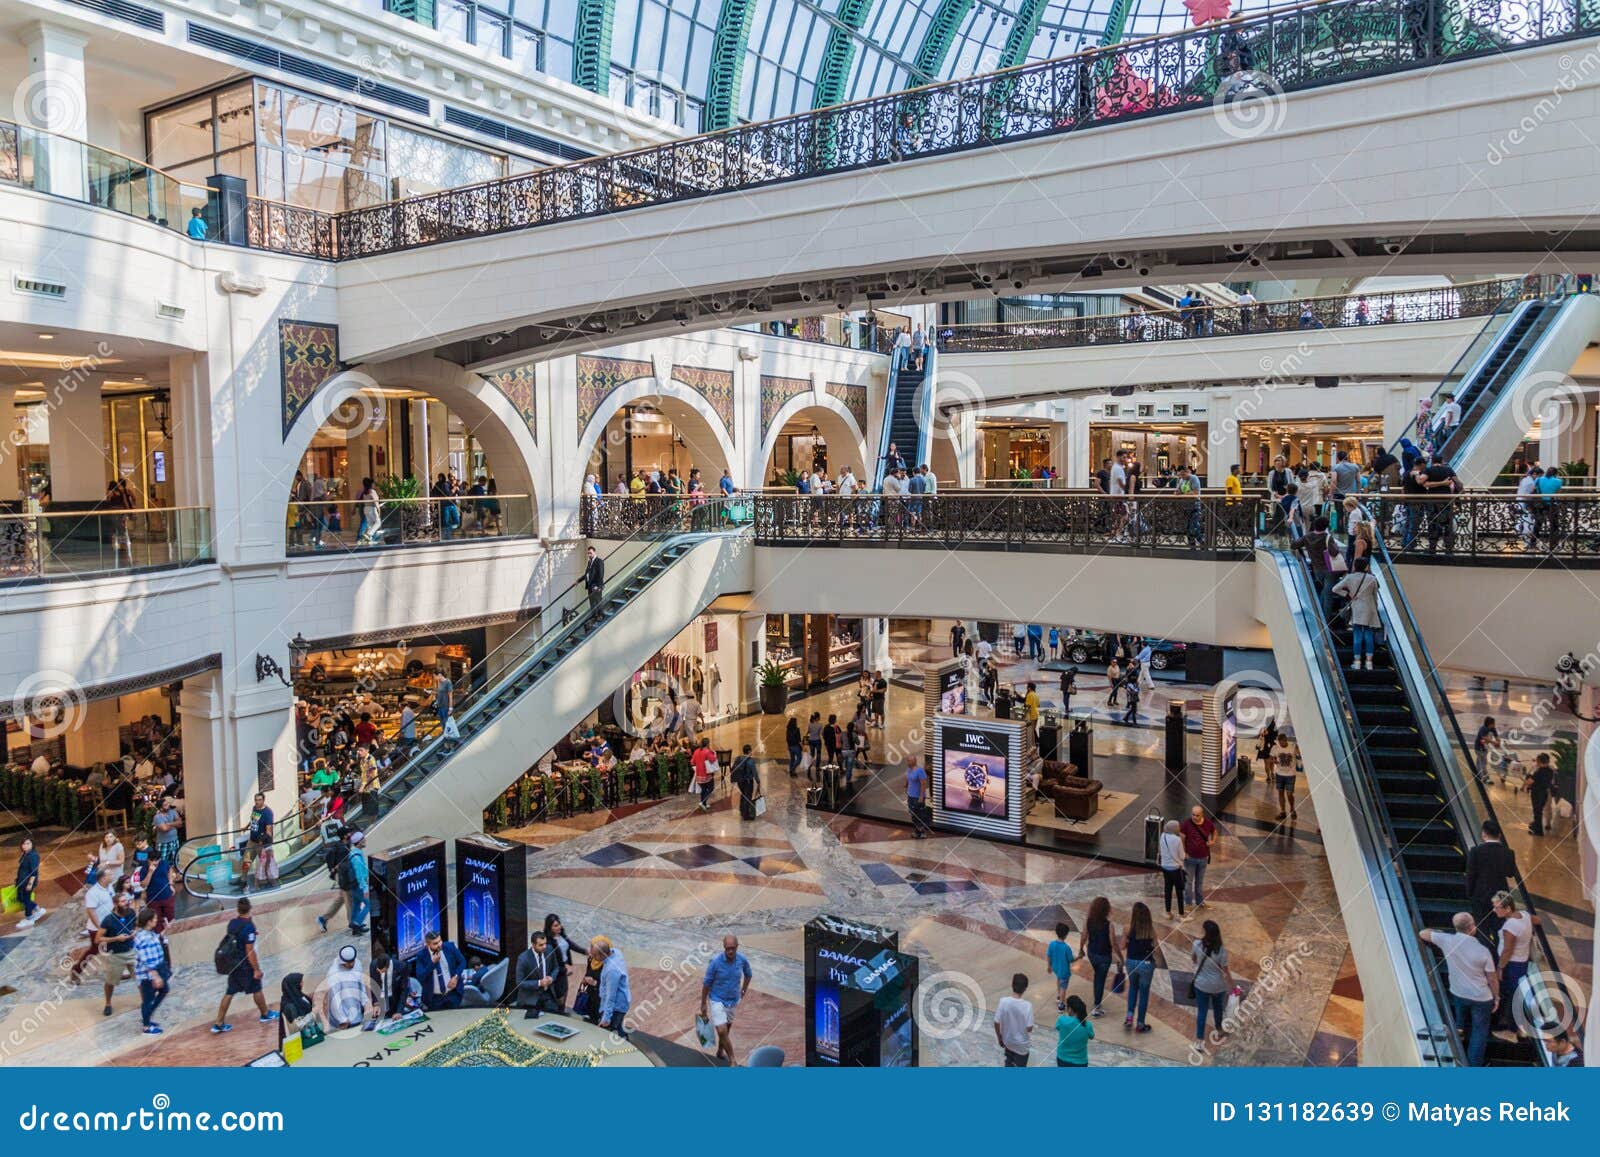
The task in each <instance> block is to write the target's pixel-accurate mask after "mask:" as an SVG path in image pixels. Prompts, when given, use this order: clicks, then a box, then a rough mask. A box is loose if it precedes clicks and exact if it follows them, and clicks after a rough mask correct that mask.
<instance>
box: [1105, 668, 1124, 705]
mask: <svg viewBox="0 0 1600 1157" xmlns="http://www.w3.org/2000/svg"><path fill="white" fill-rule="evenodd" d="M1106 683H1107V684H1108V685H1109V686H1110V687H1111V693H1110V694H1109V695H1107V696H1106V706H1107V707H1115V706H1116V705H1117V689H1118V688H1119V687H1121V686H1122V665H1121V664H1120V663H1118V662H1117V660H1116V657H1115V656H1113V657H1112V659H1111V662H1109V663H1107V664H1106Z"/></svg>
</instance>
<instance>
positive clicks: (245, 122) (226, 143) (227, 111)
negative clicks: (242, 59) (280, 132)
mask: <svg viewBox="0 0 1600 1157" xmlns="http://www.w3.org/2000/svg"><path fill="white" fill-rule="evenodd" d="M254 100H255V98H254V95H253V94H252V93H251V91H250V86H249V85H241V86H240V87H239V88H234V89H229V90H228V91H226V92H219V93H217V151H218V152H227V151H228V150H229V149H233V148H238V147H239V146H240V145H253V144H255V143H256V125H255V103H254Z"/></svg>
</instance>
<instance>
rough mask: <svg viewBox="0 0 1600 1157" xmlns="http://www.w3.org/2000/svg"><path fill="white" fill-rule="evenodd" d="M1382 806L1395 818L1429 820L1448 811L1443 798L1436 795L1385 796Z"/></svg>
mask: <svg viewBox="0 0 1600 1157" xmlns="http://www.w3.org/2000/svg"><path fill="white" fill-rule="evenodd" d="M1383 806H1384V808H1385V810H1387V811H1388V813H1389V814H1390V815H1391V816H1394V817H1395V818H1397V819H1398V818H1401V817H1404V818H1406V819H1417V820H1431V819H1433V818H1434V817H1436V816H1440V815H1442V814H1443V813H1444V812H1445V811H1447V810H1448V808H1449V805H1448V804H1447V803H1445V801H1444V797H1442V796H1437V795H1387V794H1386V795H1385V796H1384V797H1383Z"/></svg>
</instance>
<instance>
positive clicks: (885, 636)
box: [861, 615, 894, 675]
mask: <svg viewBox="0 0 1600 1157" xmlns="http://www.w3.org/2000/svg"><path fill="white" fill-rule="evenodd" d="M861 634H862V639H861V659H862V662H863V663H865V664H866V668H867V670H868V671H871V672H873V673H874V674H876V673H877V672H879V671H881V672H883V674H884V675H888V674H890V673H891V672H892V671H893V670H894V666H893V664H892V663H891V662H890V659H889V620H888V619H887V618H881V617H879V616H876V615H873V616H869V617H868V618H865V619H862V620H861Z"/></svg>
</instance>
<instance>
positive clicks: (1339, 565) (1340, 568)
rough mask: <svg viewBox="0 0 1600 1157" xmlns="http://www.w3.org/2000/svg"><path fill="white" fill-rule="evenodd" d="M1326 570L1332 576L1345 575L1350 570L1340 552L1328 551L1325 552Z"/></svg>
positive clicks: (1348, 564) (1347, 562)
mask: <svg viewBox="0 0 1600 1157" xmlns="http://www.w3.org/2000/svg"><path fill="white" fill-rule="evenodd" d="M1327 563H1328V570H1329V571H1330V572H1332V573H1333V574H1345V573H1347V572H1348V571H1349V570H1350V563H1349V561H1348V560H1347V559H1346V558H1345V557H1344V553H1343V552H1342V551H1337V550H1330V551H1328V552H1327Z"/></svg>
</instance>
